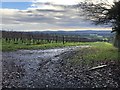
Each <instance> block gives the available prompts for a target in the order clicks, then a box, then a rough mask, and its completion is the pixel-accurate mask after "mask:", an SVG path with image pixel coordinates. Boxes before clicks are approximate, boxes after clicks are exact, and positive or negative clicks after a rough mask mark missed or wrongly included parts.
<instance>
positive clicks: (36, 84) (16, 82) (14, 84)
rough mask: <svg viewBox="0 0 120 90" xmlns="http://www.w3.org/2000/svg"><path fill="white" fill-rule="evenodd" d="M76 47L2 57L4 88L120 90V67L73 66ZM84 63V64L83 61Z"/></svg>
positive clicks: (10, 54)
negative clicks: (71, 60)
mask: <svg viewBox="0 0 120 90" xmlns="http://www.w3.org/2000/svg"><path fill="white" fill-rule="evenodd" d="M86 47H89V46H73V47H66V48H56V49H48V50H18V51H13V52H3V53H2V73H3V76H2V86H3V88H101V87H112V88H118V87H120V64H119V63H116V62H114V61H110V62H107V63H103V62H98V63H97V65H102V64H105V65H107V67H105V68H101V69H96V70H93V71H89V70H88V69H89V68H91V66H87V65H83V63H81V65H76V66H75V65H74V66H73V65H72V64H71V63H70V62H69V61H68V59H70V58H71V57H72V56H74V55H75V54H76V53H77V52H78V49H80V48H86ZM81 61H82V62H84V60H81Z"/></svg>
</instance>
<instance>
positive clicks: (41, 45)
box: [1, 39, 89, 51]
mask: <svg viewBox="0 0 120 90" xmlns="http://www.w3.org/2000/svg"><path fill="white" fill-rule="evenodd" d="M24 42H25V43H22V41H21V40H20V41H18V42H15V41H13V40H11V41H10V42H6V41H5V40H4V39H2V43H1V45H2V48H1V50H2V51H15V50H20V49H49V48H58V47H65V46H78V45H88V44H89V43H79V42H76V43H74V42H65V43H64V44H63V43H62V42H58V43H56V42H53V43H48V42H47V41H45V40H44V41H35V42H34V43H30V41H29V40H24Z"/></svg>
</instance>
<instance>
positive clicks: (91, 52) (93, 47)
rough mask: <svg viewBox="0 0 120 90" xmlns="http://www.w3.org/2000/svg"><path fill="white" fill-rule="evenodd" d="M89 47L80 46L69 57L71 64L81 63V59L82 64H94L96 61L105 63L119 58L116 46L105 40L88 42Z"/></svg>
mask: <svg viewBox="0 0 120 90" xmlns="http://www.w3.org/2000/svg"><path fill="white" fill-rule="evenodd" d="M89 45H90V47H89V48H82V49H80V50H78V52H77V53H76V54H75V55H74V56H73V57H71V59H69V62H70V63H71V64H72V65H79V64H81V60H82V61H84V65H89V64H90V66H91V65H92V66H95V65H96V64H97V63H100V62H102V63H107V62H111V61H115V62H116V61H118V60H120V58H119V55H120V53H119V52H118V51H117V48H115V47H113V45H112V44H110V43H107V42H93V43H89Z"/></svg>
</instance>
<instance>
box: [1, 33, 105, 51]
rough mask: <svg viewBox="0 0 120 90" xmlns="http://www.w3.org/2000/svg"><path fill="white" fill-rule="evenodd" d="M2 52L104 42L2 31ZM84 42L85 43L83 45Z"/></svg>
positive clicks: (82, 38) (79, 37)
mask: <svg viewBox="0 0 120 90" xmlns="http://www.w3.org/2000/svg"><path fill="white" fill-rule="evenodd" d="M1 40H2V51H11V50H17V49H48V48H54V47H64V46H73V45H74V46H77V45H83V44H85V45H86V44H87V43H86V42H96V41H104V40H100V39H92V38H85V37H81V36H79V35H60V34H47V33H31V32H14V31H2V38H1ZM83 42H84V43H83Z"/></svg>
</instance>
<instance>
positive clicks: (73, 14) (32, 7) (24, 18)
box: [0, 0, 112, 31]
mask: <svg viewBox="0 0 120 90" xmlns="http://www.w3.org/2000/svg"><path fill="white" fill-rule="evenodd" d="M8 1H9V2H8ZM80 1H83V0H29V2H28V1H27V0H4V1H2V7H1V8H0V14H1V16H2V23H1V24H0V25H1V26H2V28H3V29H7V30H16V31H38V30H39V31H44V30H100V29H104V30H108V29H111V28H110V27H106V26H95V25H93V24H92V22H90V21H85V20H83V17H82V16H80V13H81V11H80V10H78V9H76V8H72V7H71V8H63V6H67V5H76V4H78V3H79V2H80ZM93 1H94V2H95V1H96V2H98V1H100V0H93ZM108 1H109V2H110V3H111V2H112V0H108Z"/></svg>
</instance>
